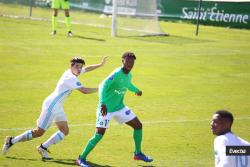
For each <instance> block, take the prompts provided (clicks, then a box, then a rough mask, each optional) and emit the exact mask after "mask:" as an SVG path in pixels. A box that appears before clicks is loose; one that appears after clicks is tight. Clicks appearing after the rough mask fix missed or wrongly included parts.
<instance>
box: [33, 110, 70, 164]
mask: <svg viewBox="0 0 250 167" xmlns="http://www.w3.org/2000/svg"><path fill="white" fill-rule="evenodd" d="M53 112H55V114H54V115H53V120H54V122H55V124H56V125H57V127H58V131H57V132H55V133H54V134H52V135H51V136H50V138H49V139H48V140H47V141H45V142H44V143H42V144H41V145H40V146H38V147H37V150H38V152H39V153H40V154H41V156H42V159H45V160H48V159H51V157H49V155H48V153H49V151H48V148H49V147H50V146H51V145H52V144H57V143H59V142H60V141H62V140H63V139H64V137H65V136H66V135H68V133H69V127H68V123H67V118H66V115H65V113H64V111H63V108H62V107H61V106H57V107H56V108H55V110H54V111H53Z"/></svg>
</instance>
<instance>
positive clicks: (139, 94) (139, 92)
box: [128, 83, 142, 96]
mask: <svg viewBox="0 0 250 167" xmlns="http://www.w3.org/2000/svg"><path fill="white" fill-rule="evenodd" d="M128 90H130V91H131V92H134V93H135V94H136V95H137V96H141V95H142V91H141V90H139V89H138V88H137V87H135V86H134V85H133V84H132V83H129V85H128Z"/></svg>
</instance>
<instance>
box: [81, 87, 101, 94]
mask: <svg viewBox="0 0 250 167" xmlns="http://www.w3.org/2000/svg"><path fill="white" fill-rule="evenodd" d="M78 90H79V91H80V92H82V93H83V94H91V93H95V92H97V91H98V88H85V87H81V88H79V89H78Z"/></svg>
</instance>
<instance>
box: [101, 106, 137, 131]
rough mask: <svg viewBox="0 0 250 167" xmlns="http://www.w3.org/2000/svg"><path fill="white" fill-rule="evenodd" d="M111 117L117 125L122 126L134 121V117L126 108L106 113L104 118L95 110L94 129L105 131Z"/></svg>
mask: <svg viewBox="0 0 250 167" xmlns="http://www.w3.org/2000/svg"><path fill="white" fill-rule="evenodd" d="M113 117H114V119H115V120H116V121H117V122H118V123H120V124H123V123H126V122H129V121H131V120H132V119H134V118H135V117H136V115H135V114H134V113H133V112H132V111H131V110H130V109H129V108H128V107H127V106H126V107H124V108H122V109H121V110H118V111H115V112H111V113H107V115H106V116H102V113H101V112H100V111H99V110H98V109H97V112H96V127H98V128H105V129H107V128H108V127H109V121H110V120H111V119H112V118H113Z"/></svg>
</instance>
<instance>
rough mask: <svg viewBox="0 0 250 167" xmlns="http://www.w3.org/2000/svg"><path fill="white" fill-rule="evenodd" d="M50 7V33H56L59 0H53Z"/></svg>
mask: <svg viewBox="0 0 250 167" xmlns="http://www.w3.org/2000/svg"><path fill="white" fill-rule="evenodd" d="M51 8H52V9H53V15H52V18H51V23H52V32H51V35H56V28H57V16H58V9H60V0H53V1H52V7H51Z"/></svg>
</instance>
